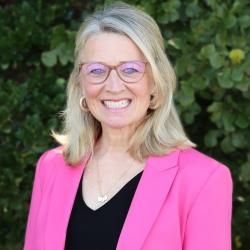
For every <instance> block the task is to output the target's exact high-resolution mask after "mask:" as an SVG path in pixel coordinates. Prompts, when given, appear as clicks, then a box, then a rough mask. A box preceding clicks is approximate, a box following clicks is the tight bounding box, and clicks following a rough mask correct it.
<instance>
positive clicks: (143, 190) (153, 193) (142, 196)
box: [116, 150, 179, 250]
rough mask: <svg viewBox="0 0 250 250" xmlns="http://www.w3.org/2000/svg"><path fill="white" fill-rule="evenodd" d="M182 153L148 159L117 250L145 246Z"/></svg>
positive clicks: (177, 152)
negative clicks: (144, 243)
mask: <svg viewBox="0 0 250 250" xmlns="http://www.w3.org/2000/svg"><path fill="white" fill-rule="evenodd" d="M178 157H179V150H177V151H175V152H172V153H170V154H169V155H167V156H163V157H149V159H148V160H147V163H146V166H145V169H144V172H143V174H142V177H141V180H140V182H139V184H138V186H137V189H136V192H135V195H134V197H133V200H132V203H131V206H130V208H129V211H128V214H127V217H126V220H125V222H124V225H123V228H122V231H121V234H120V237H119V241H118V244H117V248H116V249H117V250H128V249H129V250H138V249H141V248H142V246H143V242H144V240H145V239H146V237H147V235H148V233H149V231H150V229H151V227H152V225H153V223H154V221H155V220H156V218H157V215H158V213H159V211H160V209H161V207H162V205H163V202H164V201H165V199H166V197H167V195H168V192H169V190H170V188H171V185H172V183H173V181H174V178H175V176H176V174H177V170H178V167H177V166H178V164H177V163H178Z"/></svg>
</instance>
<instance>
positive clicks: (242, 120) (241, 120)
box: [235, 114, 250, 129]
mask: <svg viewBox="0 0 250 250" xmlns="http://www.w3.org/2000/svg"><path fill="white" fill-rule="evenodd" d="M235 124H236V125H237V126H238V127H239V128H242V129H245V128H247V127H249V126H250V121H249V119H248V118H247V117H246V116H244V115H241V114H239V115H238V117H237V119H236V121H235Z"/></svg>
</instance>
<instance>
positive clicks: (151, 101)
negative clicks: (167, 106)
mask: <svg viewBox="0 0 250 250" xmlns="http://www.w3.org/2000/svg"><path fill="white" fill-rule="evenodd" d="M155 99H156V97H155V96H154V95H151V96H150V104H149V109H151V110H154V109H156V104H155V102H156V100H155Z"/></svg>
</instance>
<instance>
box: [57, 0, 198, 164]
mask: <svg viewBox="0 0 250 250" xmlns="http://www.w3.org/2000/svg"><path fill="white" fill-rule="evenodd" d="M102 32H113V33H118V34H122V35H125V36H127V37H129V38H130V39H131V40H132V41H133V42H134V43H135V44H136V45H137V46H138V48H139V49H140V50H141V51H142V53H143V54H144V56H145V58H146V60H147V61H148V62H149V64H150V66H151V70H152V75H153V80H154V84H155V91H154V95H153V96H152V100H151V105H150V109H149V110H148V115H147V116H146V118H145V119H144V121H143V122H142V123H141V124H140V125H139V126H138V127H137V128H136V131H135V132H134V134H133V136H132V138H131V139H130V143H129V145H128V152H129V153H130V154H131V156H132V157H134V158H135V159H137V160H139V161H142V160H143V159H145V158H146V157H148V156H149V155H164V154H167V153H168V152H170V151H172V150H175V149H180V148H188V147H192V146H194V144H193V143H192V142H191V141H190V140H189V139H188V138H187V136H186V135H185V132H184V130H183V127H182V125H181V122H180V120H179V118H178V115H177V112H176V109H175V106H174V103H173V93H174V90H175V88H176V76H175V73H174V70H173V68H172V66H171V64H170V62H169V60H168V58H167V56H166V54H165V51H164V43H163V38H162V35H161V32H160V30H159V27H158V25H157V24H156V22H155V21H154V19H153V18H152V17H150V16H149V15H148V14H146V13H145V12H143V11H141V10H138V9H136V8H134V7H132V6H130V5H128V4H125V3H121V2H120V3H115V4H112V5H110V6H108V7H106V8H104V10H102V11H98V12H95V13H94V14H93V15H91V16H89V17H88V18H87V19H86V20H85V21H84V23H83V24H82V25H81V27H80V29H79V31H78V34H77V37H76V45H75V63H74V69H73V71H72V73H71V75H70V78H69V82H68V87H67V107H66V110H65V111H64V113H63V114H64V132H63V134H56V133H53V136H54V138H55V139H56V140H57V141H59V142H60V143H61V144H62V145H63V152H64V157H65V160H66V162H67V163H68V164H70V165H75V164H77V163H79V162H81V161H82V160H83V158H84V157H85V156H86V155H88V154H93V151H94V146H95V142H96V140H97V138H98V137H99V136H100V135H101V125H100V122H99V121H97V120H96V119H95V117H93V116H92V114H91V113H90V112H84V111H82V110H81V108H80V106H79V100H80V98H81V95H82V92H81V87H80V83H79V79H78V73H79V66H78V65H79V53H80V51H82V49H83V48H84V46H85V43H86V41H87V40H88V38H90V37H91V36H93V35H95V34H98V33H102Z"/></svg>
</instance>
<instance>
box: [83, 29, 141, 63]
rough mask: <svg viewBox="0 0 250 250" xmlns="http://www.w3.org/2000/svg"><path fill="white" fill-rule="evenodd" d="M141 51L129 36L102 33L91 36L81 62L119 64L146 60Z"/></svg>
mask: <svg viewBox="0 0 250 250" xmlns="http://www.w3.org/2000/svg"><path fill="white" fill-rule="evenodd" d="M144 59H145V57H144V56H143V54H142V52H141V51H140V49H139V48H138V47H137V45H136V44H135V43H134V42H133V41H132V40H131V39H130V38H128V37H127V36H125V35H120V34H116V33H100V34H96V35H93V36H91V37H90V38H89V39H88V40H87V41H86V43H85V46H84V48H83V49H82V51H81V53H80V60H81V61H85V62H87V61H99V62H105V63H109V64H117V63H119V62H121V61H131V60H144Z"/></svg>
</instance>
